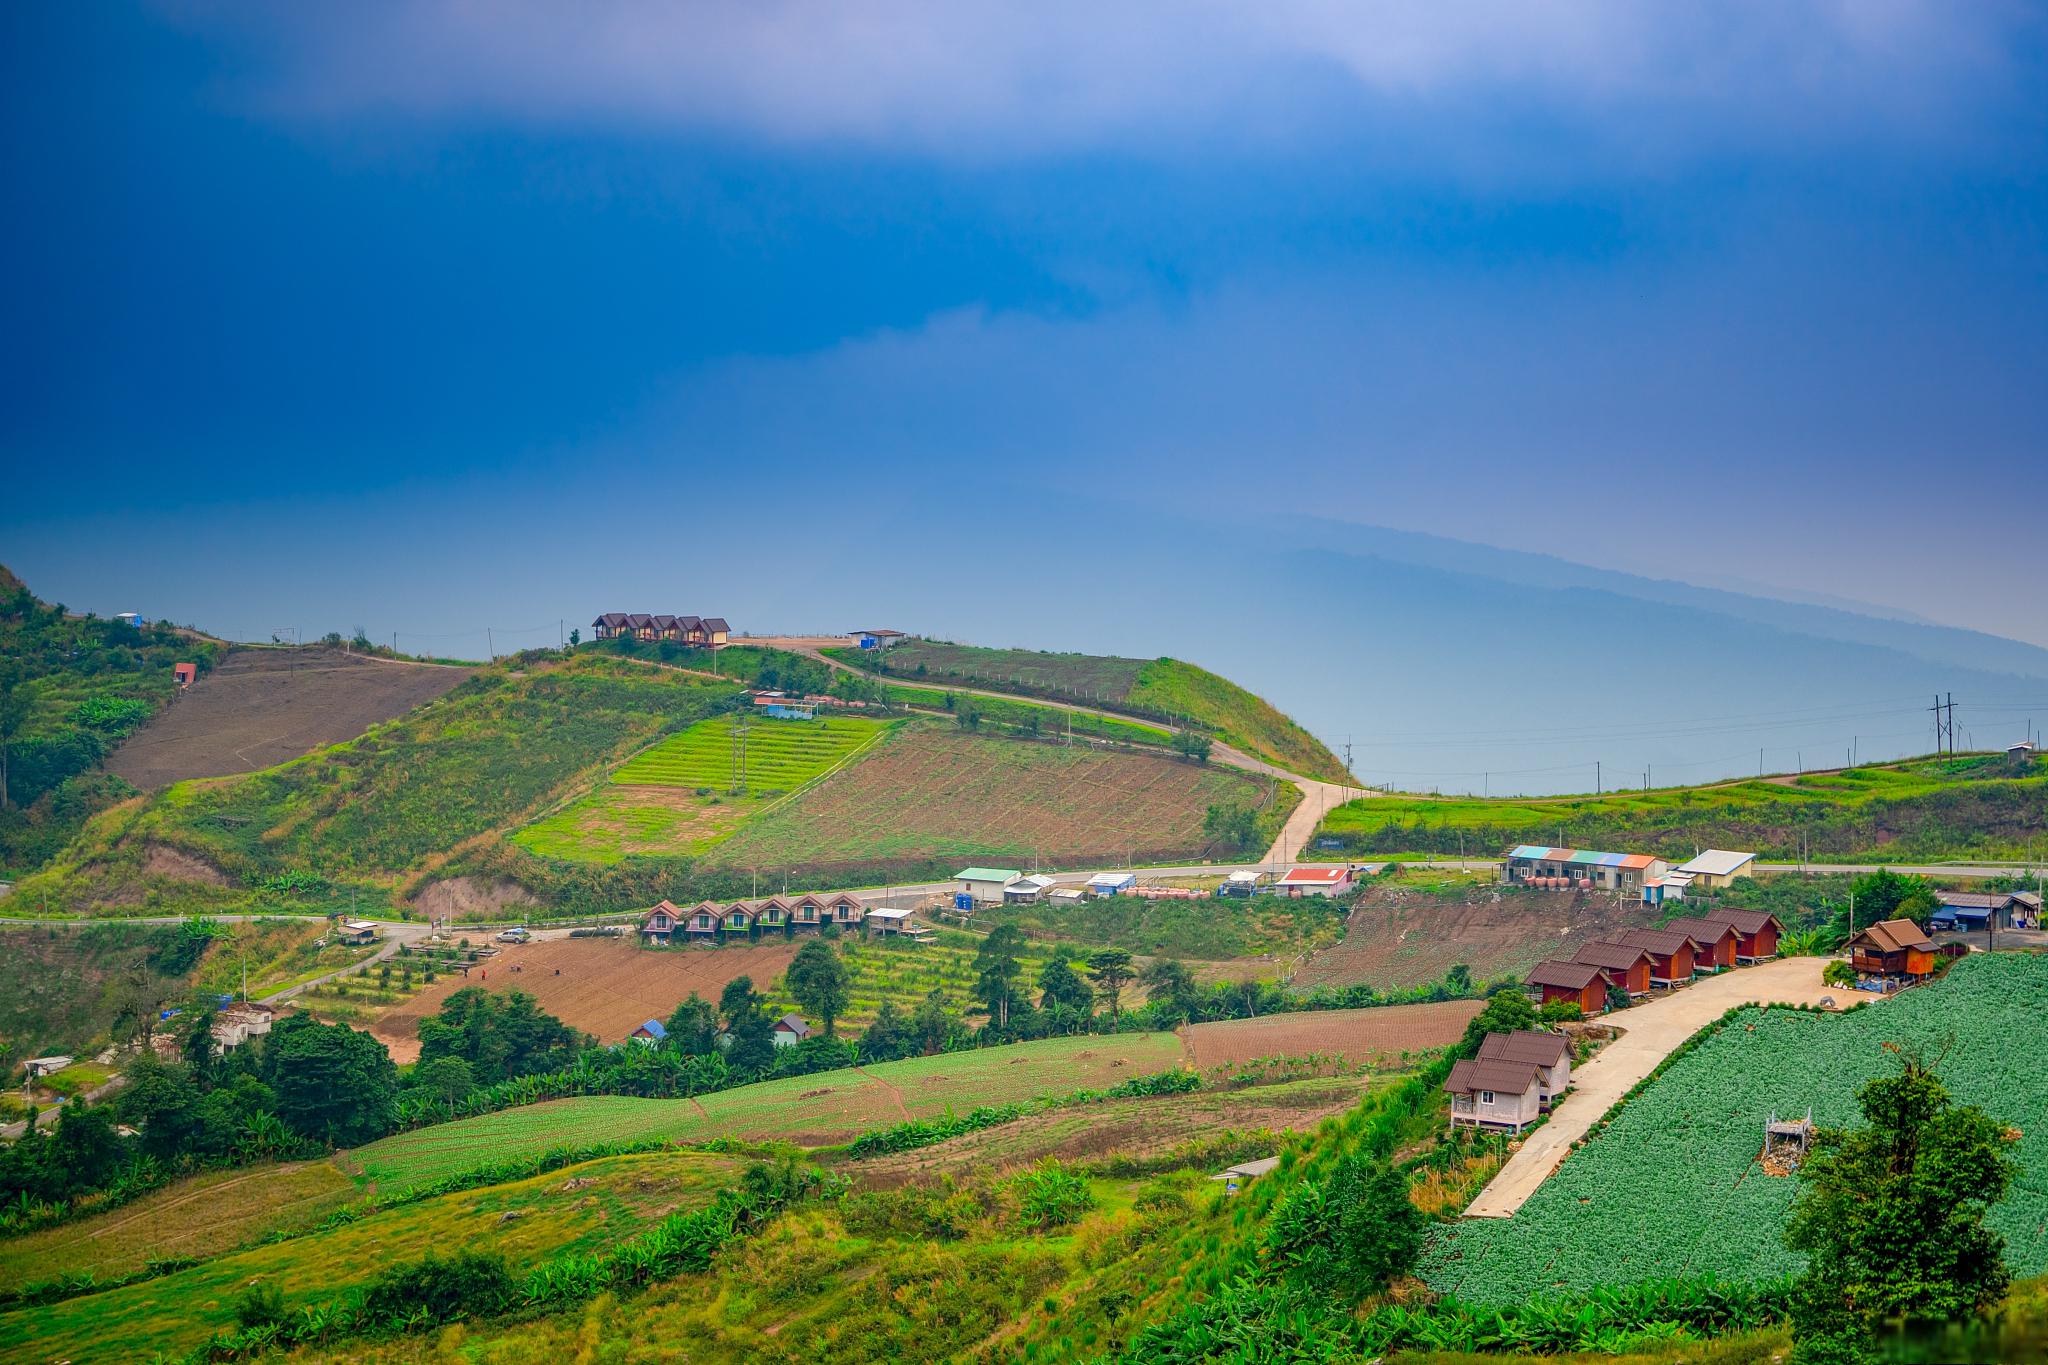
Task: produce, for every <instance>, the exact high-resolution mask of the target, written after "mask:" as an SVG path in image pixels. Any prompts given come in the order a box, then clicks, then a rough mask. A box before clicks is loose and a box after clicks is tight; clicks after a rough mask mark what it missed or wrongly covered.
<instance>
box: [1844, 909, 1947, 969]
mask: <svg viewBox="0 0 2048 1365" xmlns="http://www.w3.org/2000/svg"><path fill="white" fill-rule="evenodd" d="M1938 953H1939V950H1938V949H1937V948H1936V947H1935V946H1934V941H1933V940H1932V939H1930V938H1928V937H1927V935H1926V934H1924V933H1922V932H1921V930H1920V926H1919V925H1917V924H1915V923H1913V921H1911V920H1909V919H1888V920H1880V921H1879V922H1877V923H1876V924H1873V925H1871V926H1870V927H1869V928H1868V929H1863V930H1859V931H1858V932H1857V934H1856V936H1855V937H1854V938H1852V939H1850V940H1849V965H1850V966H1852V967H1854V968H1855V969H1856V970H1857V972H1858V973H1860V974H1861V975H1864V976H1870V977H1882V978H1885V979H1887V980H1895V981H1924V980H1926V979H1927V978H1928V976H1930V975H1932V974H1933V971H1934V959H1935V957H1936V956H1937V955H1938Z"/></svg>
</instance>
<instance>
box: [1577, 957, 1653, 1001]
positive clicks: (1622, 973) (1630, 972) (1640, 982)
mask: <svg viewBox="0 0 2048 1365" xmlns="http://www.w3.org/2000/svg"><path fill="white" fill-rule="evenodd" d="M1572 961H1574V962H1586V963H1591V964H1592V965H1593V966H1595V967H1598V968H1599V969H1600V971H1601V974H1602V975H1604V976H1605V977H1606V978H1607V984H1608V985H1610V986H1614V987H1616V988H1617V989H1620V990H1624V991H1627V992H1628V995H1629V999H1631V1000H1633V999H1635V998H1636V997H1637V996H1639V995H1648V994H1649V993H1650V954H1649V952H1648V951H1647V950H1645V949H1642V948H1637V947H1634V946H1632V945H1630V944H1626V943H1588V944H1586V945H1585V946H1584V947H1582V948H1580V949H1579V951H1577V952H1576V953H1573V954H1572Z"/></svg>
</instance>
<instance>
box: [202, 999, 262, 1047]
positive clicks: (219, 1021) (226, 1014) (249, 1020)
mask: <svg viewBox="0 0 2048 1365" xmlns="http://www.w3.org/2000/svg"><path fill="white" fill-rule="evenodd" d="M276 1019H277V1011H275V1010H273V1009H272V1008H271V1007H270V1006H268V1005H265V1004H260V1003H258V1002H255V1001H242V1002H240V1003H237V1004H233V1005H229V1006H227V1007H226V1008H224V1009H222V1010H221V1011H220V1012H219V1013H218V1014H216V1015H214V1017H213V1041H214V1043H215V1044H217V1045H218V1046H219V1047H220V1048H221V1049H222V1050H226V1049H228V1048H231V1047H240V1046H241V1045H242V1044H244V1043H246V1042H248V1041H249V1040H250V1039H251V1038H261V1037H262V1036H263V1035H264V1034H266V1033H268V1032H270V1026H271V1024H272V1023H274V1022H276Z"/></svg>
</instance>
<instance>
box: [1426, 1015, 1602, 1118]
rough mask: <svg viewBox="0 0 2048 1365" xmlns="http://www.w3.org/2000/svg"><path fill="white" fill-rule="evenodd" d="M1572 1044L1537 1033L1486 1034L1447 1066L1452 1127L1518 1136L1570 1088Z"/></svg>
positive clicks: (1549, 1035) (1558, 1035)
mask: <svg viewBox="0 0 2048 1365" xmlns="http://www.w3.org/2000/svg"><path fill="white" fill-rule="evenodd" d="M1571 1083H1572V1047H1571V1040H1569V1039H1567V1038H1565V1037H1564V1036H1563V1035H1562V1034H1556V1033H1544V1032H1542V1031H1540V1030H1533V1029H1532V1030H1523V1031H1522V1032H1519V1033H1489V1034H1487V1035H1486V1038H1485V1039H1484V1040H1483V1041H1482V1042H1481V1043H1480V1044H1479V1055H1478V1057H1476V1058H1471V1059H1468V1060H1465V1061H1461V1062H1459V1063H1458V1064H1457V1065H1455V1066H1453V1067H1452V1068H1451V1074H1450V1077H1449V1078H1448V1079H1447V1080H1445V1081H1444V1089H1445V1090H1446V1091H1448V1092H1449V1093H1450V1096H1451V1127H1453V1128H1458V1127H1467V1128H1485V1129H1490V1130H1493V1131H1496V1132H1507V1133H1519V1132H1521V1131H1522V1130H1523V1129H1524V1128H1526V1127H1528V1126H1529V1125H1530V1124H1532V1123H1534V1122H1535V1121H1536V1119H1537V1116H1538V1115H1540V1114H1542V1113H1543V1112H1544V1111H1545V1110H1547V1109H1549V1108H1550V1107H1551V1106H1552V1105H1554V1104H1555V1103H1556V1102H1557V1098H1558V1096H1560V1095H1562V1094H1564V1092H1565V1091H1566V1090H1567V1089H1569V1088H1570V1087H1571Z"/></svg>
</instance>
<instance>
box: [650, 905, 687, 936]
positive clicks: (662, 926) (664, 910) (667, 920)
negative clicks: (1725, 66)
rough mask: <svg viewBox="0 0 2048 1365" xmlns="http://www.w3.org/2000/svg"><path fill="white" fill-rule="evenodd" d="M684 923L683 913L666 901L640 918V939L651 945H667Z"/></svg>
mask: <svg viewBox="0 0 2048 1365" xmlns="http://www.w3.org/2000/svg"><path fill="white" fill-rule="evenodd" d="M682 922H683V912H682V911H680V910H678V909H676V907H675V906H673V905H671V904H669V903H668V902H667V901H666V900H664V901H662V902H661V903H660V904H659V905H657V906H655V907H654V908H653V909H652V910H649V911H648V912H647V913H646V914H645V915H643V916H641V918H640V937H641V938H643V939H645V940H647V941H648V942H649V943H666V942H668V940H669V936H670V935H671V934H673V933H675V931H676V926H677V925H679V924H681V923H682Z"/></svg>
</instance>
